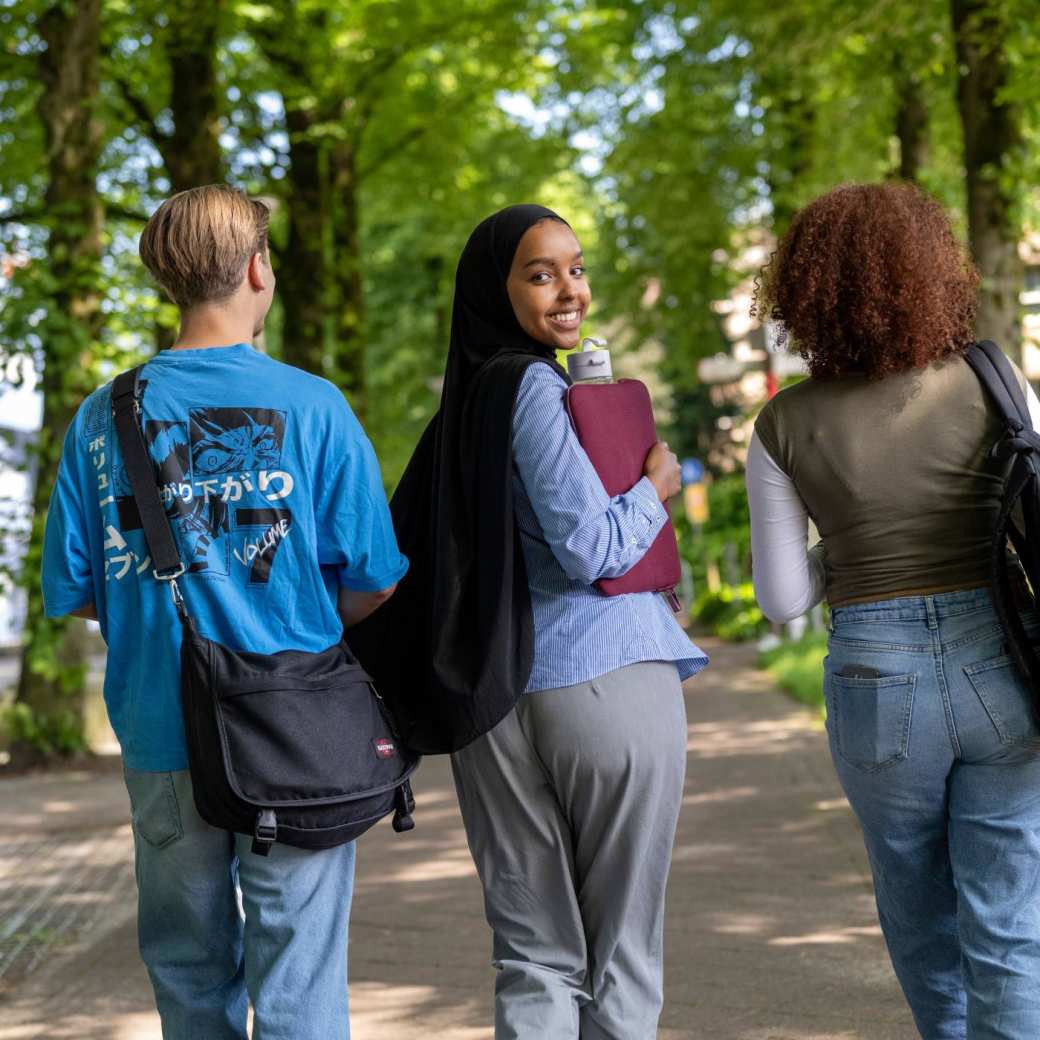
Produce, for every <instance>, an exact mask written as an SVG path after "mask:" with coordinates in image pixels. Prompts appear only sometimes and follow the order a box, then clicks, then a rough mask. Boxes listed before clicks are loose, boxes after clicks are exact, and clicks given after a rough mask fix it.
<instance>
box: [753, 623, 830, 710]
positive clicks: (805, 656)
mask: <svg viewBox="0 0 1040 1040" xmlns="http://www.w3.org/2000/svg"><path fill="white" fill-rule="evenodd" d="M826 656H827V633H826V632H810V633H809V635H807V636H804V637H803V638H802V639H800V640H798V642H797V643H782V644H781V645H780V646H778V647H776V649H774V650H767V651H766V652H765V653H764V654H762V656H761V657H760V659H759V663H760V664H761V666H762V667H763V668H765V669H766V671H768V672H769V674H770V675H772V676H773V678H774V679H775V680H776V682H777V685H778V686H779V687H780V688H781V689H782V690H783V691H784V692H785V693H788V694H790V695H791V696H792V697H793V698H794V699H795V700H796V701H800V702H801V703H802V704H808V705H809V706H810V707H813V708H817V709H818V710H819V711H820V712H821V713H822V712H823V709H824V702H823V659H824V657H826Z"/></svg>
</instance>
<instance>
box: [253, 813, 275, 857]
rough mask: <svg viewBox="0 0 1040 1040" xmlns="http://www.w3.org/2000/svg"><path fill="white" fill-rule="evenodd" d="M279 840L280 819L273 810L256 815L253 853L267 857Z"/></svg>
mask: <svg viewBox="0 0 1040 1040" xmlns="http://www.w3.org/2000/svg"><path fill="white" fill-rule="evenodd" d="M277 839H278V817H277V816H275V814H274V811H273V810H272V809H262V810H261V811H260V812H258V813H257V814H256V826H255V827H254V828H253V852H255V853H256V854H257V855H258V856H266V855H267V854H268V853H269V852H270V851H271V846H272V845H273V844H274V843H275V841H277Z"/></svg>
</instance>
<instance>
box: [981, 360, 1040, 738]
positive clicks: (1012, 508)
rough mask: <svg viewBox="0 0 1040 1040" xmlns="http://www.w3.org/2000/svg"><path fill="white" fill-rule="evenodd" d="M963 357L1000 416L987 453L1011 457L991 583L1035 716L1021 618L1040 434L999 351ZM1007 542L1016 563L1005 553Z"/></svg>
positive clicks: (1038, 494)
mask: <svg viewBox="0 0 1040 1040" xmlns="http://www.w3.org/2000/svg"><path fill="white" fill-rule="evenodd" d="M966 360H967V362H968V364H969V365H971V367H972V369H973V370H974V372H975V374H976V375H977V376H978V378H979V382H981V383H982V385H983V386H984V387H985V388H986V391H987V393H988V394H989V396H990V399H991V400H992V401H993V403H994V404H995V405H996V408H997V413H998V414H999V415H1000V416H1001V418H1002V419H1003V420H1004V432H1003V433H1002V434H1001V436H1000V439H999V440H998V441H997V442H996V444H994V445H993V447H992V448H991V449H990V455H991V456H992V457H993V458H998V459H1004V460H1007V459H1012V460H1013V461H1012V462H1011V468H1010V470H1009V472H1008V475H1007V479H1006V481H1005V484H1004V494H1003V500H1002V502H1001V506H1000V514H999V517H998V519H997V526H996V530H995V531H994V532H993V545H992V556H991V559H990V582H991V587H992V594H993V604H994V607H995V608H996V611H997V614H998V616H999V617H1000V623H1001V626H1002V627H1003V629H1004V635H1005V636H1006V637H1007V641H1008V647H1009V649H1010V651H1011V657H1012V659H1013V660H1014V662H1015V664H1016V666H1017V668H1018V670H1019V672H1020V673H1021V675H1022V677H1023V678H1024V679H1025V680H1026V681H1027V682H1028V683H1029V685H1030V686H1031V688H1032V690H1033V711H1034V713H1035V714H1036V715H1037V717H1038V718H1040V657H1038V655H1037V648H1036V647H1035V646H1034V645H1033V643H1032V642H1030V639H1029V635H1028V634H1027V632H1026V629H1025V626H1024V625H1023V623H1022V619H1021V616H1020V615H1021V614H1022V613H1023V612H1024V611H1025V610H1035V609H1036V607H1037V592H1038V590H1040V435H1038V434H1037V433H1036V431H1035V430H1034V429H1033V423H1032V420H1031V419H1030V416H1029V404H1028V402H1027V400H1026V395H1025V394H1024V393H1023V392H1022V386H1021V384H1020V383H1019V381H1018V376H1017V375H1016V373H1015V370H1014V369H1013V368H1012V367H1011V363H1010V362H1009V361H1008V359H1007V357H1006V356H1005V354H1004V352H1003V351H1002V350H1001V349H1000V348H999V347H998V346H997V345H996V344H995V343H991V342H989V341H988V340H986V341H984V342H982V343H977V344H976V345H975V346H973V347H972V348H971V349H970V350H969V351H968V353H967V355H966ZM1009 541H1010V543H1011V546H1012V547H1013V548H1014V550H1015V552H1016V553H1017V554H1018V559H1017V562H1016V560H1015V557H1014V556H1012V555H1011V554H1010V553H1009V552H1008V542H1009ZM1022 572H1024V575H1025V579H1026V581H1025V582H1023V581H1022V580H1021V579H1022V576H1023V573H1022Z"/></svg>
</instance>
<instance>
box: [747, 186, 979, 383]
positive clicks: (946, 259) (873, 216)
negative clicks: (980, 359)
mask: <svg viewBox="0 0 1040 1040" xmlns="http://www.w3.org/2000/svg"><path fill="white" fill-rule="evenodd" d="M978 281H979V277H978V274H977V273H976V271H975V268H974V267H973V266H972V264H971V261H970V260H968V259H967V257H966V255H965V253H964V250H963V249H962V248H961V246H960V244H959V243H958V241H957V239H956V237H955V236H954V233H953V229H952V228H951V227H950V222H949V220H948V219H947V216H946V213H945V212H944V211H943V209H942V207H941V206H940V205H939V203H938V202H936V201H935V200H934V199H932V198H930V197H929V196H928V195H926V194H925V193H924V192H923V191H920V190H919V189H918V188H915V187H914V186H912V185H910V184H899V183H889V184H846V185H842V186H841V187H838V188H834V189H833V190H832V191H829V192H827V194H826V195H821V196H820V197H819V198H818V199H816V200H815V201H813V202H810V203H809V205H808V206H806V207H805V208H804V209H803V210H801V211H800V212H799V213H798V214H797V215H796V216H795V218H794V221H793V222H792V224H791V227H790V229H789V230H788V232H787V234H785V235H784V237H783V238H782V239H781V240H780V244H779V246H778V247H777V250H776V252H775V253H774V254H773V255H772V257H770V260H769V263H768V264H767V265H766V267H765V268H764V269H763V272H762V285H761V287H760V289H759V294H758V295H759V300H758V303H757V310H758V313H759V314H760V315H762V314H764V315H765V317H767V318H770V319H772V320H773V321H776V322H778V323H779V324H780V327H781V339H784V338H786V336H787V335H788V334H789V335H790V337H791V338H792V339H793V341H794V348H795V350H796V351H797V352H798V353H799V354H801V355H802V357H804V358H805V360H806V362H807V363H808V366H809V372H810V374H811V375H813V376H814V377H816V378H828V377H833V376H840V375H844V374H846V373H851V372H858V373H862V374H865V375H866V376H867V377H868V378H870V379H880V378H881V377H882V376H886V375H890V374H892V373H895V372H905V371H907V370H909V369H912V368H923V367H924V366H926V365H928V364H929V363H930V362H933V361H938V360H939V359H941V358H944V357H948V356H950V355H952V354H959V353H963V352H964V351H965V350H967V349H968V347H970V346H971V344H972V343H973V342H974V339H975V337H974V324H975V288H976V286H977V284H978Z"/></svg>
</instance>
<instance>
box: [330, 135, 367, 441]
mask: <svg viewBox="0 0 1040 1040" xmlns="http://www.w3.org/2000/svg"><path fill="white" fill-rule="evenodd" d="M330 167H331V169H330V171H329V172H330V179H331V182H332V194H331V199H332V205H333V207H334V219H333V224H332V235H333V257H334V263H333V270H334V272H335V278H336V314H335V326H334V330H333V344H334V346H333V378H334V380H335V382H336V385H337V386H338V387H339V388H340V389H341V390H343V391H344V392H345V393H347V395H348V396H349V397H350V402H351V404H352V406H353V408H354V411H355V412H356V413H357V416H358V418H359V419H360V420H361V421H362V422H363V421H364V416H365V404H366V400H365V392H366V379H365V376H366V372H365V344H364V336H363V328H364V315H365V301H364V291H363V287H362V283H361V229H360V224H359V220H358V181H357V163H356V153H355V151H354V147H353V144H352V143H351V142H349V141H345V142H340V143H339V144H338V145H337V147H336V148H335V149H334V150H333V152H332V155H331V162H330Z"/></svg>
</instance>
